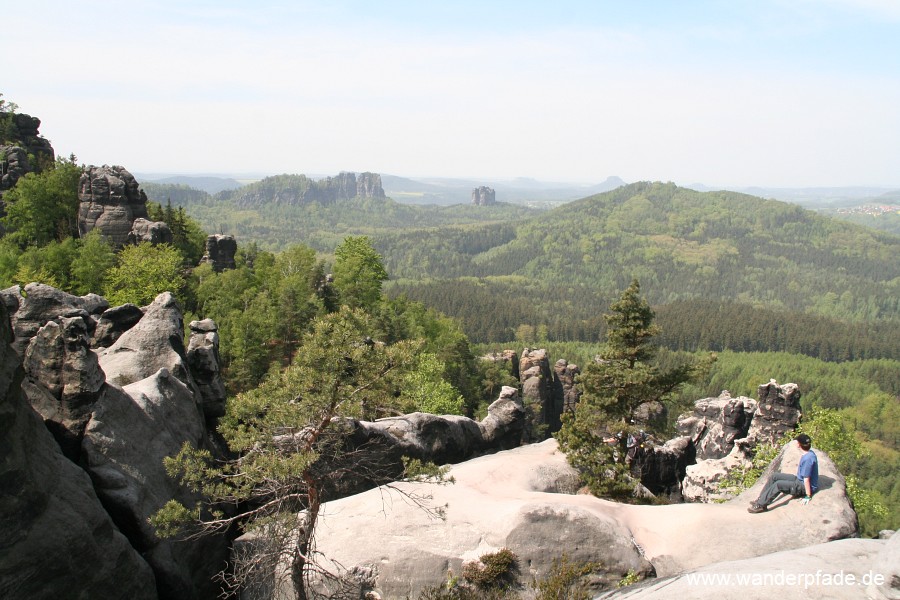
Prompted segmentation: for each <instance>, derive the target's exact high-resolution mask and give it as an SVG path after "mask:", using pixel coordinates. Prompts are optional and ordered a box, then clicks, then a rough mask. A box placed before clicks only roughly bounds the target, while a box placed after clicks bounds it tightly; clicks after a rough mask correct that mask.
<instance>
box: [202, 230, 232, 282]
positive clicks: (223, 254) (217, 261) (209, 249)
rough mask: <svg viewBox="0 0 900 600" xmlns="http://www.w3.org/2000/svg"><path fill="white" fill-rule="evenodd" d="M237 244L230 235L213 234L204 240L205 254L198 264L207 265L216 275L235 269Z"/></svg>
mask: <svg viewBox="0 0 900 600" xmlns="http://www.w3.org/2000/svg"><path fill="white" fill-rule="evenodd" d="M236 253H237V242H236V241H235V240H234V236H232V235H221V234H215V235H210V236H207V238H206V253H205V254H204V255H203V258H202V259H200V262H205V263H209V264H210V265H212V268H213V270H214V271H216V272H217V273H221V272H222V271H224V270H225V269H233V268H234V267H235V262H234V255H235V254H236Z"/></svg>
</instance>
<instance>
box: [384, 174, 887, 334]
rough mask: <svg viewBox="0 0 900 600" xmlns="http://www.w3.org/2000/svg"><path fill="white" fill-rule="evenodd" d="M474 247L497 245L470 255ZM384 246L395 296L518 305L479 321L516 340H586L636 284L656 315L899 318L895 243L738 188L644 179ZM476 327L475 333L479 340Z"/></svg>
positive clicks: (392, 238) (468, 310)
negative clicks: (520, 217)
mask: <svg viewBox="0 0 900 600" xmlns="http://www.w3.org/2000/svg"><path fill="white" fill-rule="evenodd" d="M479 239H481V240H489V241H491V242H492V243H490V244H487V245H485V244H483V243H482V244H481V245H479V246H477V251H474V250H472V249H471V248H473V247H474V246H473V244H475V242H476V240H479ZM377 242H378V249H379V251H380V252H381V253H382V254H383V256H384V257H385V261H386V265H387V268H388V272H389V273H391V274H392V276H393V277H395V278H397V279H398V280H399V281H398V282H397V283H395V284H392V285H393V286H394V288H393V289H394V291H395V292H397V293H400V292H402V293H405V294H407V295H408V296H410V297H411V298H414V299H420V300H425V301H427V302H429V303H430V304H432V305H434V306H435V307H436V308H438V309H439V310H442V311H444V312H446V313H448V314H451V315H454V316H458V317H460V318H461V319H463V320H464V321H465V320H466V319H467V318H468V319H470V325H472V322H471V319H472V317H473V315H475V314H476V313H477V312H478V309H477V306H479V303H480V304H482V305H483V304H484V303H485V302H486V298H488V297H490V298H492V299H493V300H492V302H494V303H496V302H501V303H502V301H503V299H504V298H510V299H514V300H515V304H516V306H514V307H512V308H510V310H509V311H506V312H504V311H503V310H502V307H496V310H495V311H494V314H492V315H489V316H487V317H486V319H487V321H486V322H484V323H482V324H481V327H494V328H497V327H501V328H502V327H505V328H506V331H507V334H508V335H509V334H510V333H511V331H512V330H513V329H514V328H515V327H516V326H517V325H519V324H523V323H525V324H531V325H533V326H538V325H541V324H543V325H545V326H547V327H548V328H549V329H550V331H554V330H555V331H556V332H557V333H558V334H559V335H560V336H561V337H562V338H564V339H582V338H583V336H585V335H590V330H591V328H594V330H596V327H597V322H598V321H600V319H599V315H600V314H601V313H602V312H603V311H604V310H605V309H606V307H607V306H608V305H609V302H610V301H611V300H612V299H613V298H615V297H616V296H617V294H618V293H620V291H621V290H622V289H624V288H625V287H626V286H627V285H628V283H629V281H630V280H631V278H632V277H637V278H638V279H639V280H640V282H641V284H642V286H643V291H644V292H645V294H646V296H647V298H648V299H649V300H650V301H651V302H652V303H654V304H656V305H665V304H669V303H673V302H684V301H705V302H709V301H715V302H738V303H743V304H746V305H750V306H756V307H763V308H766V309H769V310H777V311H788V312H794V313H797V314H804V313H805V314H811V315H818V316H820V317H823V318H828V319H833V320H838V321H841V322H848V323H849V322H856V323H874V322H893V323H897V322H900V288H898V281H900V261H898V260H897V257H898V256H900V237H898V236H895V235H889V234H886V233H880V232H877V231H873V230H871V229H868V228H864V227H860V226H856V225H852V224H849V223H844V222H841V221H837V220H834V219H830V218H827V217H824V216H821V215H818V214H817V213H815V212H813V211H809V210H805V209H803V208H801V207H799V206H796V205H792V204H788V203H784V202H780V201H776V200H764V199H762V198H757V197H754V196H749V195H746V194H739V193H735V192H697V191H694V190H690V189H686V188H681V187H677V186H675V185H674V184H662V183H636V184H631V185H628V186H625V187H621V188H618V189H616V190H614V191H611V192H606V193H603V194H598V195H594V196H590V197H587V198H584V199H582V200H578V201H575V202H571V203H568V204H565V205H563V206H561V207H559V208H556V209H554V210H551V211H548V212H546V213H543V214H540V215H538V216H535V217H532V218H530V219H528V220H526V221H520V222H518V223H514V224H511V225H509V226H506V227H505V228H503V230H502V231H501V230H497V229H496V227H494V229H493V230H491V229H490V228H485V231H484V232H483V235H481V236H479V235H478V231H477V230H473V229H468V230H465V231H463V230H447V231H441V232H435V233H432V234H429V235H423V234H421V233H418V232H407V233H397V234H393V235H389V236H385V237H382V238H379V239H378V240H377ZM435 256H440V259H439V260H434V257H435ZM477 298H480V300H478V299H477ZM523 301H524V302H525V305H526V307H525V309H524V310H525V312H523V307H522V306H521V304H522V302H523ZM510 302H512V300H511V301H510ZM507 313H508V314H507ZM705 314H709V312H708V311H707V312H706V313H705ZM517 318H518V320H516V319H517ZM477 329H478V326H472V327H470V328H467V331H469V332H470V335H473V332H474V336H473V337H475V338H480V336H479V335H478V331H477Z"/></svg>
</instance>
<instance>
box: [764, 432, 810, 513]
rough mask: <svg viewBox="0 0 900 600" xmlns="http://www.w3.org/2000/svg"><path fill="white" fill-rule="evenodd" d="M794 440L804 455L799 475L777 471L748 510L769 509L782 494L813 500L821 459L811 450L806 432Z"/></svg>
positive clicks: (805, 501) (801, 458) (806, 502)
mask: <svg viewBox="0 0 900 600" xmlns="http://www.w3.org/2000/svg"><path fill="white" fill-rule="evenodd" d="M794 441H796V442H797V445H798V446H799V447H800V450H801V451H802V452H803V455H802V456H801V457H800V464H799V465H798V466H797V475H796V476H794V475H791V474H789V473H775V474H773V475H772V477H770V478H769V481H768V482H767V483H766V485H765V487H764V488H763V491H762V493H761V494H760V495H759V498H757V500H756V502H754V503H753V504H752V505H751V506H750V508H748V509H747V512H751V513H754V514H755V513H761V512H765V511H767V510H768V507H769V504H771V503H772V502H773V501H774V500H775V498H777V497H778V496H780V495H781V494H790V495H791V496H794V497H800V496H804V498H803V500H802V503H803V504H808V503H809V501H810V500H812V495H813V494H815V493H816V491H817V490H818V489H819V459H818V458H817V457H816V453H815V452H813V451H812V450H811V448H812V439H810V437H809V436H808V435H806V434H805V433H801V434H800V435H798V436H797V437H796V438H794Z"/></svg>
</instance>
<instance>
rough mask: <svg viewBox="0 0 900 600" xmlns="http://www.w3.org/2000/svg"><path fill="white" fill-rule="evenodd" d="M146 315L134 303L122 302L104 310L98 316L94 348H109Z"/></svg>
mask: <svg viewBox="0 0 900 600" xmlns="http://www.w3.org/2000/svg"><path fill="white" fill-rule="evenodd" d="M143 317H144V311H142V310H141V309H140V308H138V307H137V306H135V305H134V304H122V305H121V306H114V307H112V308H109V309H107V310H105V311H103V312H102V313H101V314H100V316H99V317H98V318H97V326H96V328H95V329H94V336H93V338H92V340H91V346H93V347H94V348H108V347H110V346H112V345H113V344H114V343H115V342H116V340H117V339H119V337H120V336H121V335H122V334H123V333H125V332H126V331H128V330H129V329H131V328H132V327H134V326H135V325H137V323H138V321H140V320H141V319H142V318H143Z"/></svg>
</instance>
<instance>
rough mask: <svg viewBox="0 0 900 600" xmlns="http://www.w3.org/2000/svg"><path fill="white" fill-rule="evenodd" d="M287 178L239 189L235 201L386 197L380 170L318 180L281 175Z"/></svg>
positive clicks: (321, 201)
mask: <svg viewBox="0 0 900 600" xmlns="http://www.w3.org/2000/svg"><path fill="white" fill-rule="evenodd" d="M279 177H281V178H288V183H287V184H286V185H284V184H281V182H279V184H277V185H276V186H275V188H274V189H272V188H267V187H265V186H264V185H263V184H265V182H266V180H265V179H264V180H263V181H262V182H260V186H259V187H256V188H253V187H251V188H250V189H248V190H244V191H241V192H239V194H238V195H237V197H235V199H234V202H235V204H236V205H237V206H242V207H245V206H255V205H258V204H264V203H276V204H290V205H296V204H308V203H312V202H317V203H319V204H334V203H335V202H340V201H341V200H351V199H353V198H356V197H359V198H384V197H385V196H384V188H383V187H382V185H381V175H379V174H378V173H368V172H366V173H360V174H359V175H357V174H356V173H347V172H343V173H340V174H339V175H337V176H335V177H326V178H325V179H322V180H319V181H315V180H312V179H309V178H307V177H305V176H302V175H298V176H279Z"/></svg>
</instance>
